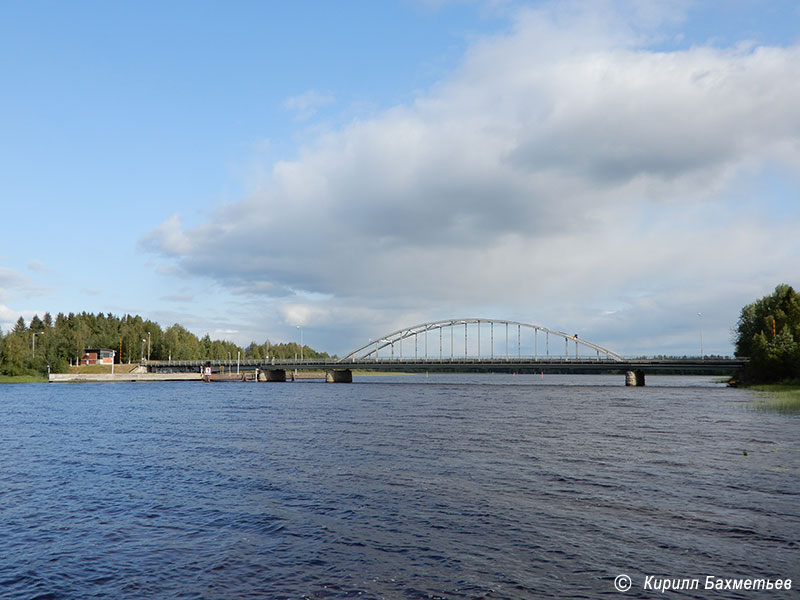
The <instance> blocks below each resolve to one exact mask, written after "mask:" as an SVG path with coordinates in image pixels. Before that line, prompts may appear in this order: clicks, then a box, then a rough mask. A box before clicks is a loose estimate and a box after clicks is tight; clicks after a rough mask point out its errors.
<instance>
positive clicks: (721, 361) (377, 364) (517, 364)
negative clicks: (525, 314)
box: [146, 357, 748, 374]
mask: <svg viewBox="0 0 800 600" xmlns="http://www.w3.org/2000/svg"><path fill="white" fill-rule="evenodd" d="M747 362H748V359H746V358H703V359H701V358H676V359H624V360H621V361H620V360H612V359H590V358H585V359H581V358H566V357H561V358H553V357H550V358H541V357H540V358H525V357H507V358H505V357H504V358H452V359H451V358H442V359H439V358H436V359H433V358H424V359H423V358H421V359H408V358H406V359H392V358H378V359H351V360H347V361H346V362H345V361H338V360H330V359H328V360H315V359H308V360H302V361H301V360H269V361H267V360H263V359H262V360H258V359H255V360H254V359H249V360H242V361H239V362H238V363H237V361H228V360H208V361H206V360H194V361H150V362H148V363H146V366H147V369H148V371H150V372H173V373H175V372H193V371H196V372H199V371H200V370H201V369H202V368H203V367H205V366H211V367H213V368H215V370H226V371H227V370H234V369H235V370H241V371H252V370H254V369H259V370H276V369H283V370H286V371H294V370H316V371H329V370H341V369H351V370H352V369H358V370H367V371H429V372H458V371H462V372H474V371H499V370H503V371H511V370H514V371H531V372H533V371H536V372H539V371H544V372H547V371H551V372H552V371H558V372H565V373H566V372H569V373H597V372H624V371H635V370H641V371H643V372H645V373H656V372H669V371H671V372H687V373H688V372H702V373H714V374H716V373H719V374H728V373H734V372H736V371H739V370H740V369H742V368H743V367H744V365H745V364H747Z"/></svg>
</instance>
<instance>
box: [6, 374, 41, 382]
mask: <svg viewBox="0 0 800 600" xmlns="http://www.w3.org/2000/svg"><path fill="white" fill-rule="evenodd" d="M45 381H47V377H37V376H35V375H14V376H12V375H0V383H44V382H45Z"/></svg>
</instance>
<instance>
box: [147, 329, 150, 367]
mask: <svg viewBox="0 0 800 600" xmlns="http://www.w3.org/2000/svg"><path fill="white" fill-rule="evenodd" d="M147 360H150V332H149V331H148V332H147Z"/></svg>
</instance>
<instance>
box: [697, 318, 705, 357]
mask: <svg viewBox="0 0 800 600" xmlns="http://www.w3.org/2000/svg"><path fill="white" fill-rule="evenodd" d="M697 316H698V318H699V319H700V360H703V356H704V354H703V313H701V312H699V313H697Z"/></svg>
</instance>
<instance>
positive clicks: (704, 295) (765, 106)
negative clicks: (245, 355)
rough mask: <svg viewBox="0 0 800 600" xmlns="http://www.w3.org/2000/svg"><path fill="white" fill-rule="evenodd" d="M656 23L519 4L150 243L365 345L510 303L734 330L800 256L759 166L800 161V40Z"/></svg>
mask: <svg viewBox="0 0 800 600" xmlns="http://www.w3.org/2000/svg"><path fill="white" fill-rule="evenodd" d="M639 17H641V15H639ZM671 17H672V16H671ZM650 18H651V20H650V21H649V22H648V23H647V25H648V26H651V25H652V20H653V19H655V20H656V21H657V20H658V18H663V17H659V16H658V15H650ZM648 39H649V38H648V36H647V35H644V34H643V33H642V30H641V28H638V29H637V22H632V21H631V20H629V19H628V20H626V18H623V17H620V16H612V17H604V18H599V17H597V15H595V14H592V13H587V12H577V13H575V12H573V13H570V14H568V15H565V14H563V13H555V12H548V11H543V10H542V11H530V10H528V11H522V12H519V13H518V14H517V15H516V16H515V19H514V22H513V27H511V28H510V30H509V31H508V32H506V33H505V34H503V35H497V36H494V37H490V38H485V39H482V40H479V41H477V42H476V43H475V44H474V45H473V46H472V47H471V49H470V50H469V52H468V53H467V54H466V55H465V57H464V59H463V62H462V64H461V65H460V67H459V68H458V70H457V71H456V72H454V73H452V74H451V76H450V77H449V78H447V79H446V80H443V81H441V82H439V84H438V85H436V86H435V87H433V88H432V89H430V90H428V91H427V92H426V93H425V94H423V95H421V96H420V97H419V98H418V99H417V100H416V101H415V102H413V103H411V104H408V105H399V106H395V107H391V108H389V109H387V110H384V111H383V112H381V113H380V114H378V115H373V116H370V117H369V118H363V119H356V120H353V121H351V122H350V123H348V124H347V125H345V126H341V127H338V128H336V129H332V130H327V131H326V132H324V133H322V134H319V135H318V136H317V137H316V138H314V139H313V141H312V142H310V143H308V144H307V145H306V146H304V147H302V148H301V149H300V150H299V152H298V155H297V157H296V158H294V159H293V160H283V161H279V162H276V163H275V164H273V165H272V168H271V179H270V180H269V181H268V182H267V183H265V185H264V186H263V187H262V188H261V189H259V190H257V191H256V192H254V193H253V194H252V195H250V196H249V197H247V198H243V199H242V200H241V201H240V202H239V203H238V204H237V205H236V206H234V207H233V209H231V207H227V208H226V209H225V210H224V211H222V210H221V211H220V212H219V213H218V214H217V215H215V217H214V218H213V219H211V220H209V221H208V222H206V223H204V224H201V225H199V226H196V227H192V228H184V227H182V225H181V221H180V217H179V216H177V215H175V216H173V217H172V218H171V219H169V220H168V221H166V222H164V223H163V224H161V225H159V226H158V227H156V228H155V229H154V230H153V231H152V232H151V233H149V234H148V235H147V236H145V237H144V238H143V239H142V240H141V243H142V245H143V246H145V247H146V248H148V249H149V250H151V251H153V252H155V253H157V254H159V255H161V256H162V257H163V259H164V260H165V261H167V262H170V263H173V264H174V265H175V266H177V267H178V269H179V270H180V271H182V272H183V273H184V274H188V275H193V276H202V277H210V278H212V279H214V280H216V281H217V282H219V283H220V284H222V285H223V286H225V287H227V288H228V289H230V290H231V291H232V292H234V293H236V294H242V295H248V296H252V297H255V298H260V299H262V301H268V302H270V303H272V306H274V307H275V310H276V311H277V312H278V314H279V315H281V316H282V318H284V319H285V320H286V321H287V322H289V323H294V322H299V321H303V324H310V325H317V326H319V327H333V325H332V323H336V324H337V325H336V327H338V328H340V329H341V330H347V331H349V332H351V333H349V334H348V335H350V337H351V338H352V341H353V343H356V342H358V341H360V339H359V338H358V336H360V335H363V336H364V338H366V336H367V335H368V334H367V333H366V332H367V331H370V332H372V334H380V333H383V330H384V329H385V330H390V329H394V328H396V327H397V326H403V325H410V324H412V321H414V319H416V320H418V321H425V320H430V319H432V318H434V317H459V316H494V317H508V318H512V317H513V318H519V319H521V320H526V321H529V322H536V323H539V324H542V325H546V326H551V327H564V328H566V329H570V330H574V329H576V328H578V327H580V328H581V330H582V331H587V330H588V333H586V334H585V335H584V336H585V337H588V338H589V339H593V341H596V342H602V343H605V344H607V345H609V346H610V347H613V348H614V349H616V350H619V351H621V352H623V353H625V352H627V353H636V352H646V351H648V350H649V351H650V353H657V352H659V350H661V349H663V350H664V351H669V350H674V349H678V350H679V349H680V348H681V347H684V348H685V347H686V345H687V344H688V343H689V342H687V340H689V339H693V336H694V335H695V333H694V329H693V328H694V327H695V326H696V324H695V321H693V320H692V319H696V318H697V317H696V316H695V315H696V313H697V312H698V311H703V312H704V314H708V316H707V317H704V318H706V319H708V323H709V324H708V325H707V326H708V327H709V328H710V327H712V323H713V324H714V326H716V328H717V336H716V337H717V339H716V341H715V342H711V337H712V335H713V334H711V333H707V334H706V335H707V337H708V338H709V342H708V344H709V345H711V344H713V343H716V345H717V346H718V347H725V348H729V344H728V340H727V339H724V340H723V339H722V337H723V334H724V336H725V337H726V338H727V336H728V332H727V328H729V327H730V326H733V325H734V324H735V317H736V311H738V309H739V308H740V307H741V306H742V303H743V302H749V301H751V300H753V299H754V298H755V297H757V296H758V295H760V294H761V293H764V292H765V291H769V290H770V289H771V287H773V286H774V285H775V284H777V283H779V282H781V281H784V280H787V278H789V277H791V276H793V275H794V274H795V273H794V272H793V269H794V265H796V264H797V258H798V244H797V243H796V242H795V235H794V233H793V232H795V231H796V230H797V225H798V220H799V219H798V213H797V210H796V209H795V210H792V209H789V212H788V214H786V207H785V206H783V208H782V211H783V213H784V214H783V218H782V219H781V220H777V219H774V218H771V217H770V214H769V210H768V209H766V208H765V207H766V204H765V203H766V202H768V201H774V199H772V200H769V199H765V198H763V197H760V196H759V192H758V190H759V185H758V184H759V181H760V180H761V178H763V177H766V176H767V175H766V174H767V173H769V176H771V177H778V178H780V179H784V178H789V177H790V176H789V175H788V174H789V173H791V171H792V169H796V168H797V167H798V166H800V111H798V110H797V106H800V47H798V46H790V47H758V46H752V45H748V44H746V43H744V42H743V43H742V44H741V45H739V46H737V47H733V48H714V47H710V46H706V47H691V48H686V49H682V50H676V51H656V50H653V49H651V48H650V47H648V45H647V40H648ZM294 108H297V109H301V108H303V106H300V105H298V106H296V107H294ZM790 186H793V187H792V188H791V189H793V190H795V191H796V190H797V182H796V181H794V182H790ZM743 190H751V191H752V192H753V193H752V194H745V193H744V192H743ZM789 282H790V283H791V281H789ZM712 309H713V310H712ZM490 312H491V314H488V313H490ZM715 315H716V320H715ZM726 322H727V323H728V326H727V327H726V326H725V323H726ZM333 333H334V332H331V335H333ZM590 336H591V337H590ZM340 339H341V334H340ZM344 339H347V336H344ZM349 341H350V340H347V341H342V342H341V346H340V345H337V344H334V345H333V346H332V347H331V348H330V349H331V350H332V351H344V350H346V349H347V343H348V342H349ZM692 343H693V342H692Z"/></svg>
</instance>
